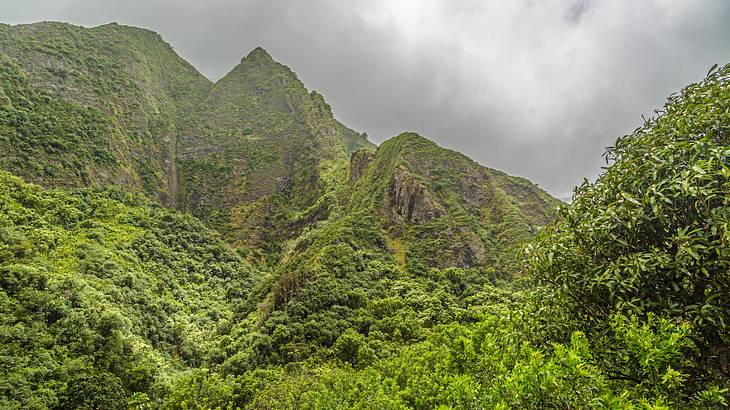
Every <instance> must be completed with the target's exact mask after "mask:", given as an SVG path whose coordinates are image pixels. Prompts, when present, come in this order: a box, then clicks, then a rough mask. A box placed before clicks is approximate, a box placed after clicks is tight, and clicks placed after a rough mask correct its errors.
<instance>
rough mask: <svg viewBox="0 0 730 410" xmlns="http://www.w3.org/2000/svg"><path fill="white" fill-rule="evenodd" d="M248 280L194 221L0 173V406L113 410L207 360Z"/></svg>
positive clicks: (112, 196) (127, 199) (162, 390)
mask: <svg viewBox="0 0 730 410" xmlns="http://www.w3.org/2000/svg"><path fill="white" fill-rule="evenodd" d="M250 275H251V271H250V269H249V268H248V265H247V264H245V263H244V262H243V261H242V260H241V259H240V258H239V257H238V256H237V255H236V254H235V253H233V252H231V251H230V249H228V248H227V246H225V245H224V243H223V242H222V241H221V239H220V238H219V237H218V236H217V235H216V234H214V233H213V232H211V231H209V230H207V229H206V228H205V227H204V226H203V225H202V224H201V223H200V222H199V221H197V220H195V219H193V218H191V217H189V216H184V215H179V214H177V213H175V212H173V211H171V210H168V209H166V208H162V207H160V206H153V205H151V204H150V203H149V202H147V201H144V200H140V199H139V198H135V197H133V196H131V195H129V194H125V193H124V192H122V191H121V190H119V189H115V190H105V191H90V190H84V191H80V192H77V193H73V194H69V193H64V192H62V191H46V190H43V189H42V188H40V187H38V186H35V185H29V184H26V183H24V182H23V181H22V180H21V179H20V178H17V177H13V176H11V175H9V174H7V173H4V172H0V407H2V408H124V407H125V406H126V401H127V398H128V397H129V396H130V395H131V393H132V392H138V393H144V394H146V395H147V396H148V397H150V398H152V399H155V398H159V397H162V396H164V395H166V394H167V393H168V392H169V390H170V388H171V385H172V384H173V383H174V381H175V379H176V378H177V377H178V376H179V375H180V374H181V373H182V372H183V371H184V370H186V369H189V368H190V367H197V366H201V365H203V364H204V363H207V362H209V361H210V360H215V355H216V353H215V350H214V349H213V347H214V346H215V345H216V344H217V342H218V341H219V340H220V339H221V337H222V334H223V333H225V331H226V328H227V326H230V321H231V320H232V319H233V317H234V312H236V311H237V310H239V309H244V307H243V306H240V303H241V301H242V300H245V298H244V297H243V295H245V292H246V291H247V289H248V288H249V286H248V284H249V281H250Z"/></svg>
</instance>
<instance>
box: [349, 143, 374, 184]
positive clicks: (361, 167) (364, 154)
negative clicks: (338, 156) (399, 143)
mask: <svg viewBox="0 0 730 410" xmlns="http://www.w3.org/2000/svg"><path fill="white" fill-rule="evenodd" d="M374 158H375V152H373V151H371V150H369V149H359V150H357V151H355V152H353V153H352V155H351V156H350V182H351V183H352V182H357V180H359V179H360V177H361V176H362V174H363V172H365V169H366V168H367V167H368V165H369V164H370V163H371V162H372V161H373V159H374Z"/></svg>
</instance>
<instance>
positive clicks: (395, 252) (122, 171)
mask: <svg viewBox="0 0 730 410" xmlns="http://www.w3.org/2000/svg"><path fill="white" fill-rule="evenodd" d="M0 149H2V150H3V152H4V153H6V154H5V155H3V156H2V158H0V170H2V171H5V172H3V173H0V188H1V189H0V192H1V194H0V270H1V271H2V272H3V277H2V279H0V283H1V284H2V293H0V309H2V310H0V341H2V346H3V347H2V350H0V359H2V360H0V372H2V373H1V374H0V376H2V377H0V380H3V381H2V382H0V404H1V405H2V406H3V407H9V408H28V407H31V408H32V407H35V408H76V407H85V408H118V407H120V406H123V405H124V404H123V403H127V404H128V405H130V406H132V405H134V406H138V408H149V407H160V406H167V407H169V408H191V407H195V406H199V407H200V408H209V407H211V408H215V407H216V406H217V405H219V404H220V403H223V404H220V406H221V407H226V406H243V405H250V404H251V403H253V402H254V399H255V398H256V397H259V398H260V397H263V396H260V394H261V392H262V391H268V390H266V389H265V388H264V385H266V384H267V383H272V382H274V381H276V380H283V379H285V378H286V377H288V376H289V375H290V374H289V372H290V371H295V370H296V369H299V368H300V367H301V366H309V365H311V364H316V363H325V362H327V363H329V362H332V363H339V364H344V365H347V366H351V367H352V368H364V367H366V366H370V365H372V364H374V363H376V362H378V361H379V360H384V359H387V358H390V357H393V355H395V354H396V353H397V352H398V351H399V350H400V349H401V348H403V347H404V346H409V345H411V344H415V343H421V342H424V341H425V340H426V339H427V338H428V337H429V336H430V335H432V334H435V333H434V332H438V329H441V328H442V327H443V326H450V325H454V326H460V325H466V324H468V323H474V322H477V321H479V320H481V319H480V318H482V316H483V313H484V311H485V309H492V307H493V306H494V305H501V304H510V303H517V301H518V300H520V296H519V292H516V291H515V289H517V288H519V287H520V286H522V285H520V284H519V283H520V281H521V280H523V278H524V275H523V273H524V272H523V261H522V259H521V258H520V257H519V255H521V251H522V249H523V247H524V245H525V244H526V243H527V242H528V241H529V240H530V239H531V238H532V237H533V236H534V235H535V234H536V233H537V232H538V231H539V230H540V229H541V228H542V227H543V226H545V225H547V224H550V223H551V222H552V221H553V220H554V218H555V209H556V208H557V207H559V206H560V205H561V204H562V203H561V202H560V201H558V200H556V199H554V198H552V197H551V196H550V195H549V194H547V193H546V192H545V191H543V190H541V189H540V188H539V187H537V186H536V185H535V184H533V183H531V182H529V181H527V180H525V179H522V178H518V177H513V176H509V175H507V174H505V173H503V172H500V171H497V170H494V169H491V168H488V167H484V166H482V165H479V164H477V163H476V162H474V161H472V160H470V159H469V158H468V157H466V156H464V155H462V154H460V153H458V152H455V151H452V150H448V149H445V148H442V147H439V146H438V145H437V144H435V143H434V142H432V141H429V140H428V139H426V138H424V137H422V136H419V135H417V134H415V133H412V132H407V133H403V134H400V135H398V136H396V137H393V138H391V139H389V140H388V141H385V142H384V143H383V144H382V145H380V146H375V145H374V144H372V143H371V142H370V141H368V140H367V136H366V134H365V133H359V132H356V131H354V130H352V129H350V128H348V127H346V126H345V125H343V124H342V123H341V122H339V121H338V120H337V119H335V118H334V116H333V113H332V110H331V108H330V106H329V105H328V104H327V103H326V102H325V100H324V98H323V96H322V95H320V94H319V93H317V92H315V91H309V90H307V89H306V87H305V86H304V85H303V83H302V82H301V81H300V80H299V79H298V78H297V76H296V74H294V72H293V71H292V70H290V69H289V68H288V67H286V66H284V65H282V64H280V63H278V62H276V61H275V60H274V59H273V58H272V57H271V56H270V55H269V54H268V53H267V52H266V51H265V50H264V49H262V48H256V49H254V50H253V51H251V53H249V54H248V55H247V56H245V57H244V58H243V59H242V60H241V62H240V64H238V65H237V66H236V67H234V68H233V69H232V70H231V71H230V72H229V73H228V74H227V75H225V76H224V77H223V78H221V79H220V80H218V81H217V82H215V83H212V82H210V81H209V80H207V79H206V78H205V77H203V76H202V75H201V74H200V73H198V72H197V71H196V70H195V68H193V67H192V66H191V65H190V64H188V63H187V62H185V61H184V60H183V59H182V58H180V57H179V56H178V55H177V54H176V53H175V52H174V50H173V49H172V47H170V46H169V45H168V44H167V43H165V42H164V40H162V38H161V37H160V36H159V35H157V34H156V33H153V32H151V31H148V30H144V29H139V28H134V27H128V26H122V25H118V24H107V25H103V26H99V27H94V28H82V27H77V26H73V25H70V24H65V23H53V22H44V23H37V24H29V25H18V26H8V25H0ZM513 281H516V282H514V283H513ZM203 385H206V386H208V387H210V389H212V390H208V387H205V388H204V387H203ZM231 386H234V387H231ZM219 388H220V390H219ZM228 393H231V394H232V395H234V396H235V397H233V398H231V397H229V396H226V394H228ZM277 394H278V393H277ZM217 395H223V396H225V397H227V398H226V399H225V400H223V401H221V402H218V401H215V400H214V396H217ZM216 403H219V404H216ZM232 403H233V404H232ZM145 406H146V407H145ZM263 407H265V406H263Z"/></svg>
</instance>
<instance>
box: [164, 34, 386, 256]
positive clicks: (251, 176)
mask: <svg viewBox="0 0 730 410" xmlns="http://www.w3.org/2000/svg"><path fill="white" fill-rule="evenodd" d="M360 147H366V148H373V147H374V145H373V144H372V143H370V142H369V141H367V140H366V139H365V138H364V137H363V136H361V135H359V134H358V133H356V132H355V131H352V130H351V129H349V128H347V127H345V126H344V125H342V124H341V123H340V122H338V121H337V120H335V118H334V117H333V115H332V111H331V110H330V107H329V105H327V103H326V102H325V101H324V98H322V96H321V95H320V94H318V93H316V92H311V93H310V92H308V91H307V89H306V88H305V87H304V85H303V84H302V82H301V81H299V79H298V78H297V77H296V75H295V74H294V73H293V72H292V71H291V70H290V69H289V68H288V67H286V66H284V65H282V64H279V63H277V62H276V61H274V60H273V59H272V58H271V56H270V55H269V54H268V53H267V52H266V51H265V50H263V49H262V48H257V49H255V50H253V51H252V52H251V53H250V54H249V55H247V56H246V57H245V58H243V60H241V63H240V64H239V65H237V66H236V67H234V68H233V70H231V72H229V73H228V74H227V75H226V76H225V77H223V78H222V79H221V80H219V81H218V82H217V83H216V84H215V86H214V87H213V88H212V90H211V92H210V93H209V94H208V96H207V97H206V98H205V99H204V100H203V101H202V102H201V104H200V106H199V108H198V110H197V112H196V115H195V116H194V119H193V120H192V121H191V125H190V127H189V128H187V129H186V131H185V132H184V133H183V134H182V135H181V137H180V141H179V147H178V149H179V152H180V153H179V158H180V161H179V162H180V166H179V180H180V185H181V187H180V190H179V195H180V207H181V208H182V209H185V210H190V211H192V212H193V214H195V215H197V216H199V217H201V218H202V219H204V220H206V221H207V222H209V223H210V224H212V226H215V227H216V228H217V229H219V230H221V232H223V233H224V234H226V235H227V236H228V237H229V238H230V239H231V240H232V241H234V242H235V243H236V244H237V245H239V246H242V247H243V246H245V247H247V248H249V249H252V248H254V249H255V248H261V247H262V246H267V247H268V249H273V248H276V247H278V246H279V243H280V241H281V240H282V239H283V238H289V239H291V237H292V235H290V234H287V233H284V232H282V230H277V229H267V226H268V225H270V224H271V222H270V218H271V216H272V215H276V214H279V215H280V216H281V214H286V213H287V212H291V210H303V209H306V208H307V207H309V206H310V205H312V204H313V203H314V202H315V201H316V199H317V197H318V196H320V195H321V194H322V193H323V188H322V183H323V182H322V174H323V173H324V172H326V169H327V168H328V167H329V166H330V164H331V163H332V162H335V161H345V160H346V159H347V157H348V154H349V152H350V150H352V149H355V148H360ZM281 219H287V216H281ZM278 224H279V225H281V224H282V222H278ZM288 225H292V224H291V223H288Z"/></svg>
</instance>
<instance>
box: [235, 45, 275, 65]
mask: <svg viewBox="0 0 730 410" xmlns="http://www.w3.org/2000/svg"><path fill="white" fill-rule="evenodd" d="M245 61H274V59H273V58H272V57H271V54H269V52H268V51H266V50H265V49H264V48H263V47H256V48H254V49H253V50H251V52H250V53H248V55H246V57H243V58H242V59H241V62H242V63H243V62H245Z"/></svg>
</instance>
